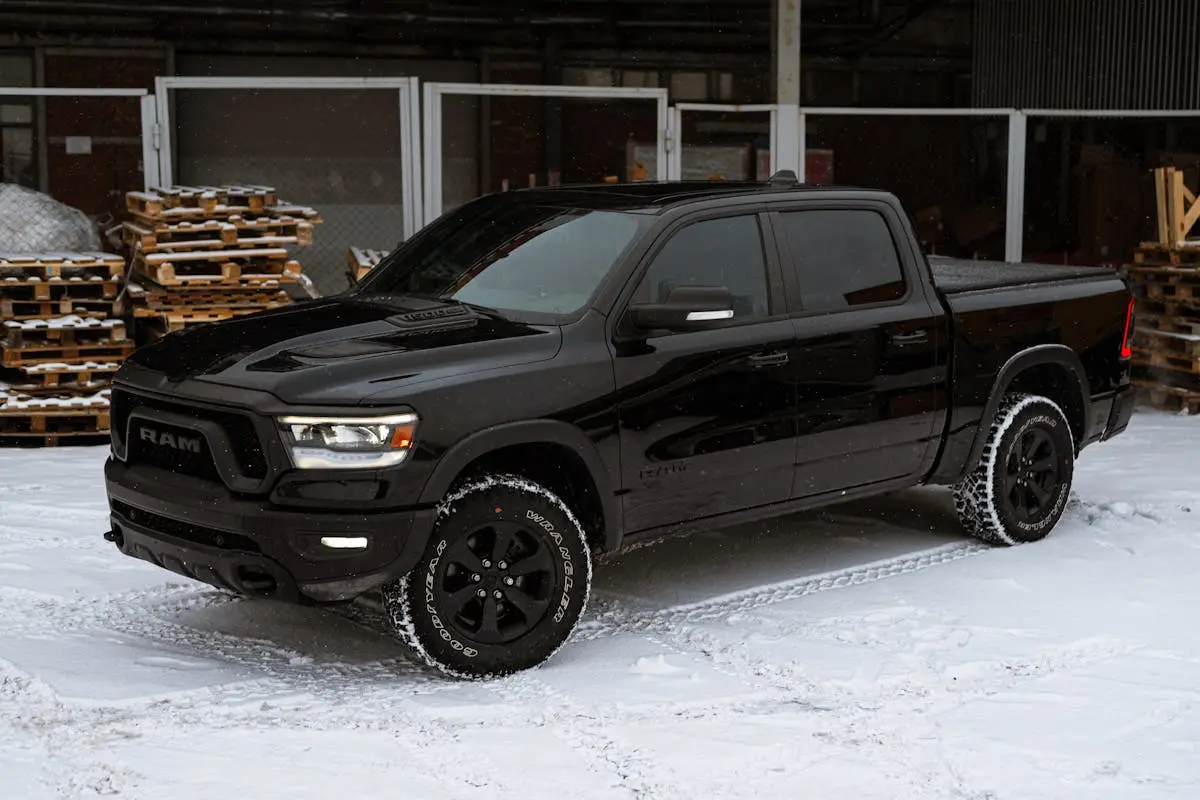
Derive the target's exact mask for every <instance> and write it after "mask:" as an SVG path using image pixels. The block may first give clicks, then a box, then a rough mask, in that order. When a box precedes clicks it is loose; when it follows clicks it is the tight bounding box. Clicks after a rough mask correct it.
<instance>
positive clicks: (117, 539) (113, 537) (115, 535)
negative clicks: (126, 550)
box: [104, 528, 125, 547]
mask: <svg viewBox="0 0 1200 800" xmlns="http://www.w3.org/2000/svg"><path fill="white" fill-rule="evenodd" d="M104 541H106V542H112V543H113V544H115V545H116V546H117V547H120V546H121V545H122V544H123V543H124V542H125V537H124V536H122V535H121V531H119V530H117V529H116V528H113V529H112V530H111V531H105V533H104Z"/></svg>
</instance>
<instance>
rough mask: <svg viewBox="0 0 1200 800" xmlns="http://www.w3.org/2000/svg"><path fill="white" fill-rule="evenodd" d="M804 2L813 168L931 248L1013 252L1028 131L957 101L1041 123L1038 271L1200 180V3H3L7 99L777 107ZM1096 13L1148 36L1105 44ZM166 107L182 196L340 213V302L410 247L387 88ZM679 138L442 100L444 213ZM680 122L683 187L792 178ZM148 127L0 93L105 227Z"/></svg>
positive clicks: (9, 121) (0, 37) (1031, 239)
mask: <svg viewBox="0 0 1200 800" xmlns="http://www.w3.org/2000/svg"><path fill="white" fill-rule="evenodd" d="M1051 6H1052V7H1051ZM793 12H794V13H796V14H798V24H799V30H800V38H799V42H798V51H799V64H798V72H796V73H795V74H796V75H798V86H797V87H795V88H796V91H797V92H798V95H799V96H798V98H797V101H796V102H797V103H798V104H799V106H800V108H801V110H802V111H804V112H805V113H804V116H803V118H802V119H803V130H802V131H801V132H800V133H801V135H802V139H803V149H804V153H805V157H804V168H805V169H804V172H805V176H806V179H807V180H808V181H809V182H813V183H830V182H836V183H838V184H845V185H862V186H870V187H879V188H884V189H888V190H891V191H893V192H895V193H896V194H897V195H898V196H899V197H900V199H901V200H902V201H903V202H904V203H905V205H906V207H907V208H908V209H909V211H910V213H911V214H912V216H913V219H914V223H915V225H916V226H917V228H918V230H919V232H920V235H921V238H922V240H923V241H924V242H925V244H926V246H927V248H928V250H929V251H930V252H936V253H945V254H952V255H960V256H977V257H982V258H1004V257H1005V255H1006V251H1007V252H1009V253H1011V249H1007V250H1006V236H1007V235H1008V232H1007V231H1006V227H1007V225H1008V224H1009V223H1010V219H1011V218H1010V217H1008V216H1006V203H1007V202H1008V201H1009V199H1010V198H1011V196H1012V195H1011V192H1010V180H1009V175H1008V161H1009V158H1010V142H1009V131H1010V126H1009V120H1008V119H1007V118H1006V117H1005V116H1004V115H1003V114H999V113H998V114H994V115H989V114H986V113H975V114H971V113H959V112H970V111H971V110H975V111H979V110H981V109H1025V110H1029V111H1030V116H1029V118H1028V120H1027V129H1026V141H1025V148H1024V192H1023V208H1024V214H1023V222H1022V225H1023V230H1022V231H1021V232H1020V235H1019V244H1020V249H1021V251H1022V252H1023V255H1024V257H1025V258H1026V259H1029V260H1042V261H1050V262H1057V263H1062V262H1069V263H1083V264H1099V263H1115V262H1120V261H1122V260H1125V259H1128V258H1130V257H1131V254H1132V252H1133V251H1134V250H1135V249H1136V248H1137V246H1138V244H1139V242H1140V241H1142V240H1145V239H1148V238H1150V236H1151V233H1152V231H1153V226H1154V194H1153V178H1152V175H1151V172H1150V170H1151V169H1152V168H1153V167H1157V166H1165V165H1169V166H1176V167H1180V168H1182V169H1184V170H1185V172H1186V173H1187V174H1188V175H1189V176H1190V178H1194V177H1197V176H1198V175H1200V126H1198V125H1197V120H1196V119H1195V118H1193V117H1191V116H1189V112H1188V109H1196V108H1200V103H1198V102H1197V94H1200V86H1198V85H1197V84H1198V83H1200V81H1198V79H1197V78H1196V75H1197V74H1198V73H1200V70H1198V69H1196V67H1197V66H1200V65H1196V64H1195V63H1194V62H1195V61H1196V60H1197V58H1198V56H1197V55H1196V54H1195V53H1194V52H1189V47H1188V43H1187V41H1186V36H1185V35H1184V34H1185V32H1186V31H1187V30H1194V29H1195V27H1196V24H1197V23H1200V10H1198V9H1197V7H1196V6H1195V4H1192V3H1188V2H1187V0H1164V2H1162V3H1160V4H1158V5H1157V6H1156V7H1155V8H1154V10H1153V11H1151V10H1149V9H1147V8H1146V6H1145V4H1141V3H1137V2H1133V0H1120V2H1115V3H1110V4H1106V5H1105V7H1104V9H1092V6H1091V4H1089V3H1088V2H1085V0H1064V2H1061V3H1056V4H1046V3H1039V2H1035V1H1034V0H707V1H706V2H695V1H694V0H663V1H662V2H658V3H644V2H631V1H630V0H526V1H525V2H514V1H513V0H491V1H490V2H472V0H454V1H453V2H450V1H448V0H387V1H384V0H289V2H274V1H273V0H264V2H259V3H256V4H248V5H240V4H236V3H230V2H225V0H216V2H214V3H186V2H181V0H157V1H156V2H150V3H147V2H135V1H134V0H7V2H5V3H4V4H3V5H2V6H0V87H11V88H21V87H25V88H37V87H45V88H58V89H68V88H77V89H88V88H109V89H141V90H147V91H154V89H155V81H156V78H162V77H168V76H179V77H205V78H222V77H224V78H255V79H261V80H263V81H264V83H265V84H269V83H270V81H271V80H273V79H277V78H285V77H287V78H357V77H364V78H401V77H415V78H418V79H420V81H422V82H425V83H428V82H450V83H478V84H487V85H495V84H502V85H510V84H520V85H540V86H567V87H591V88H593V89H597V90H604V89H613V88H615V89H659V90H666V93H667V95H668V97H669V101H670V103H671V104H673V105H674V104H680V103H684V104H690V103H695V104H718V105H721V106H724V107H729V106H734V105H736V106H746V105H749V106H754V105H757V104H762V105H767V104H772V103H776V102H779V101H780V97H781V92H783V91H784V88H783V87H781V86H779V85H778V81H777V76H779V75H780V74H784V73H781V71H780V64H779V59H778V55H779V48H778V41H779V30H780V25H779V19H780V14H784V15H788V14H791V13H793ZM1096 14H1100V15H1110V16H1109V17H1106V18H1105V19H1106V20H1107V21H1108V22H1113V23H1114V24H1113V25H1106V26H1105V27H1106V29H1113V30H1126V31H1129V32H1130V35H1129V36H1128V37H1126V38H1125V39H1121V40H1117V39H1114V40H1113V41H1111V42H1109V41H1091V40H1089V39H1088V36H1087V33H1086V32H1087V26H1088V25H1089V24H1093V23H1095V22H1096V21H1097V19H1096V17H1095V15H1096ZM1089 20H1091V22H1089ZM1101 21H1104V20H1101ZM1164 21H1165V22H1166V23H1168V24H1164ZM1163 30H1169V31H1173V32H1174V33H1172V34H1171V35H1163V34H1162V31H1163ZM1193 50H1194V48H1193ZM787 52H789V53H790V52H794V51H791V50H789V51H787ZM1081 75H1086V76H1091V77H1090V79H1089V80H1085V81H1079V80H1075V78H1077V77H1078V76H1081ZM167 94H168V95H169V97H168V98H166V99H165V101H163V102H165V103H166V104H167V105H168V107H169V109H170V120H171V123H170V125H169V126H168V128H169V129H168V130H165V131H159V132H158V135H159V136H168V137H170V152H171V169H172V173H171V175H172V177H173V179H174V181H175V183H181V184H218V183H246V184H267V185H270V186H273V187H276V188H278V190H279V192H280V194H281V195H282V196H285V197H286V198H288V199H289V200H292V201H294V202H302V203H304V204H306V205H310V206H313V207H315V208H317V209H319V210H320V212H321V214H322V218H323V220H324V224H323V226H322V228H321V229H320V231H319V233H318V234H317V236H316V237H315V239H314V243H313V245H312V246H311V248H310V249H309V252H308V254H307V255H306V269H307V270H308V271H309V272H310V273H311V274H312V275H313V277H314V280H316V281H317V283H318V285H319V287H320V288H321V289H322V290H323V291H336V290H338V289H340V288H342V287H343V286H344V281H345V276H344V274H343V263H344V261H345V256H344V254H345V252H346V249H347V247H350V246H353V247H361V248H372V249H380V250H385V249H388V248H391V247H394V246H395V244H396V242H397V241H398V239H400V238H402V236H403V233H402V224H401V220H402V217H403V203H404V200H403V198H402V196H401V194H400V192H399V191H398V190H397V188H396V187H397V186H398V185H399V183H400V182H401V179H402V173H403V171H404V170H405V169H406V164H407V163H408V162H406V161H405V159H404V158H402V157H401V156H402V153H401V146H402V145H401V142H402V139H403V131H402V130H401V128H402V125H403V123H402V119H401V115H400V114H399V113H398V111H397V108H398V103H397V99H396V92H395V91H394V90H381V89H362V90H357V89H345V88H338V89H308V90H300V89H277V88H258V89H247V88H237V89H186V88H183V89H171V90H169V91H168V92H167ZM822 109H832V110H833V111H834V112H840V113H822V111H821V110H822ZM855 109H864V110H865V109H884V110H892V111H895V110H897V109H921V110H922V112H921V113H917V114H906V113H904V112H902V111H901V112H897V113H891V114H887V115H879V114H874V113H872V114H866V113H862V114H860V113H855V111H854V110H855ZM927 110H933V111H935V112H944V113H926V111H927ZM1197 113H1200V112H1197ZM659 122H660V120H659V119H658V117H657V115H656V108H655V104H654V103H652V102H646V101H645V100H643V99H641V98H636V99H622V98H603V97H588V98H583V97H538V96H486V95H483V96H472V95H450V96H445V97H443V98H442V111H441V114H440V120H439V128H440V130H439V131H438V133H439V136H438V147H439V148H440V154H439V158H438V166H439V172H440V175H441V178H440V180H441V187H442V198H441V199H442V203H441V205H440V207H439V209H438V210H439V211H440V210H444V209H447V208H452V207H454V206H456V205H458V204H459V203H462V202H464V201H466V200H468V199H470V198H472V197H474V196H477V195H478V194H481V193H484V192H491V191H500V190H503V189H506V188H510V189H511V188H519V187H521V186H526V185H529V184H531V183H532V184H538V185H545V184H555V183H580V182H598V181H605V180H639V179H642V178H644V177H649V178H651V179H652V178H654V177H655V175H656V169H657V164H656V163H655V160H656V157H657V155H656V150H655V141H656V138H657V137H658V135H659V134H660V131H659V130H658V126H659ZM679 122H680V130H679V131H676V132H674V135H675V139H676V142H675V144H676V145H678V146H680V147H681V154H682V159H681V160H682V176H683V177H690V178H699V179H722V178H723V179H744V178H764V177H766V176H767V175H768V174H769V173H770V171H771V170H772V168H774V167H778V166H780V164H773V163H772V159H771V138H772V130H773V129H774V127H775V126H774V125H773V116H772V114H771V113H770V112H768V111H765V110H764V111H742V110H740V109H739V110H725V111H716V110H708V111H705V110H692V111H685V112H682V113H681V114H680V116H679ZM145 133H146V131H145V130H144V125H143V118H142V116H141V111H140V105H139V98H138V97H132V96H131V97H89V96H35V95H24V96H22V95H12V94H9V95H4V96H2V97H0V141H2V158H3V179H4V181H6V182H10V183H18V184H21V185H25V186H29V187H31V188H36V189H40V190H42V191H45V192H48V193H49V194H51V195H52V196H53V197H55V198H56V199H58V200H60V201H61V202H64V203H66V204H68V205H71V206H73V207H76V208H79V209H81V210H83V211H84V212H85V213H87V214H88V215H89V216H92V217H93V218H94V219H95V220H96V221H97V224H98V225H100V226H105V225H112V224H116V223H117V222H119V221H120V219H121V216H122V213H123V211H124V209H125V201H124V196H125V193H126V192H128V191H130V190H134V189H139V188H142V187H143V184H144V182H145V180H146V165H145V163H144V158H143V157H144V135H145ZM425 146H426V147H427V148H428V147H429V143H428V142H426V143H425ZM784 166H786V164H784ZM428 179H429V175H428V174H426V175H425V176H424V180H425V181H428ZM426 221H428V220H426Z"/></svg>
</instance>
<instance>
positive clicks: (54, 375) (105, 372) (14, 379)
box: [0, 361, 121, 394]
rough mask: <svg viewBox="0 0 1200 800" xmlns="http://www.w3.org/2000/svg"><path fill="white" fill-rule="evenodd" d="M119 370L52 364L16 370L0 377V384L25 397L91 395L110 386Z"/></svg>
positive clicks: (110, 365) (106, 366)
mask: <svg viewBox="0 0 1200 800" xmlns="http://www.w3.org/2000/svg"><path fill="white" fill-rule="evenodd" d="M120 366H121V365H120V364H117V363H107V364H105V363H101V362H97V361H85V362H83V363H81V364H63V363H56V362H52V361H51V362H44V363H41V364H33V365H29V366H25V367H19V368H17V369H14V370H12V371H11V373H10V374H9V375H0V380H2V381H6V382H7V383H8V384H9V388H10V390H11V391H14V392H18V393H25V394H45V393H47V392H64V391H69V392H89V393H94V392H97V391H100V390H101V389H104V388H106V387H107V386H109V384H110V383H111V381H112V376H113V375H114V374H115V373H116V371H117V370H118V369H120Z"/></svg>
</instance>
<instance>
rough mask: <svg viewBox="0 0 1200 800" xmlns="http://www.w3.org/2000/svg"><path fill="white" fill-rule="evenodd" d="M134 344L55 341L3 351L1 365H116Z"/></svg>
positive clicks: (1, 351) (128, 354)
mask: <svg viewBox="0 0 1200 800" xmlns="http://www.w3.org/2000/svg"><path fill="white" fill-rule="evenodd" d="M133 349H134V347H133V342H130V341H121V342H99V343H93V344H79V343H76V344H72V345H64V344H62V343H59V342H54V343H50V344H44V345H30V346H27V347H21V348H10V347H5V348H4V349H0V365H3V366H5V367H28V366H35V365H38V364H41V363H44V362H47V361H54V362H63V363H67V364H85V363H88V362H101V363H113V362H120V361H123V360H125V359H126V358H129V356H130V355H132V354H133Z"/></svg>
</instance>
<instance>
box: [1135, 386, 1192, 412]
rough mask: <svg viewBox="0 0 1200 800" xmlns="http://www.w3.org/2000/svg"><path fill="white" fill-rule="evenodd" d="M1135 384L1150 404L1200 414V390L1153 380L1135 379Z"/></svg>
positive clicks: (1169, 409)
mask: <svg viewBox="0 0 1200 800" xmlns="http://www.w3.org/2000/svg"><path fill="white" fill-rule="evenodd" d="M1133 385H1134V386H1137V387H1139V388H1140V389H1142V393H1143V395H1144V396H1145V398H1146V400H1147V401H1148V402H1149V403H1150V405H1152V406H1154V407H1155V408H1160V409H1163V410H1166V411H1185V412H1187V413H1188V414H1200V392H1192V391H1188V390H1186V389H1176V388H1174V387H1171V386H1162V385H1160V384H1158V383H1155V382H1153V381H1147V380H1142V379H1136V378H1135V379H1134V380H1133Z"/></svg>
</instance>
